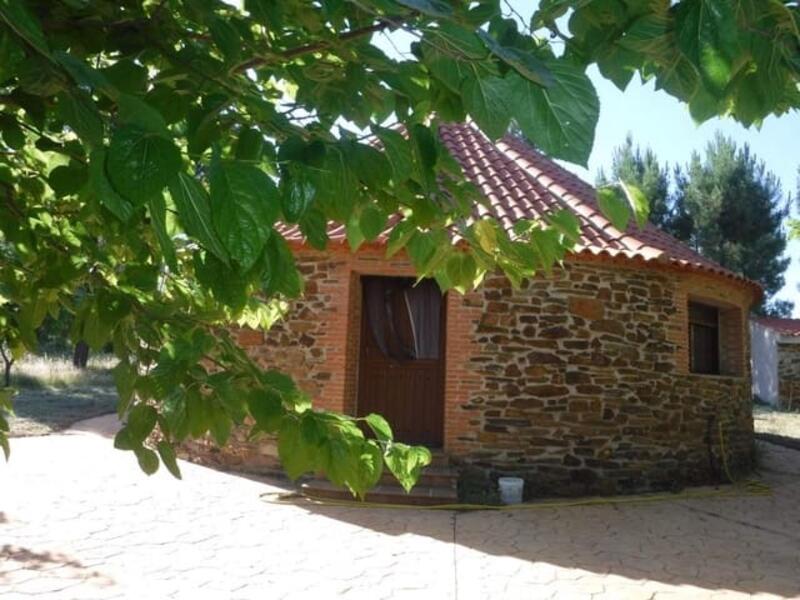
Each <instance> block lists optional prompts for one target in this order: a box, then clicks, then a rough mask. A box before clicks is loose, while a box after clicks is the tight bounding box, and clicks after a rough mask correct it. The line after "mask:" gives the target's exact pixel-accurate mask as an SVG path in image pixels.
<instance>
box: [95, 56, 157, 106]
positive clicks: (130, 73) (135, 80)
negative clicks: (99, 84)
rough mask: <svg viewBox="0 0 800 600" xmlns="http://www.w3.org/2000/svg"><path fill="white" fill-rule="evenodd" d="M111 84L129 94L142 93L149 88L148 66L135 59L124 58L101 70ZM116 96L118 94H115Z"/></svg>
mask: <svg viewBox="0 0 800 600" xmlns="http://www.w3.org/2000/svg"><path fill="white" fill-rule="evenodd" d="M101 73H102V74H103V75H104V76H105V79H106V81H107V82H108V84H109V85H111V86H113V87H115V88H117V90H119V91H121V92H125V93H127V94H140V93H143V92H145V91H146V90H147V87H148V81H147V79H148V78H147V67H144V66H142V65H139V64H136V63H135V62H133V60H128V59H122V60H120V61H117V62H115V63H113V64H111V65H109V66H108V67H106V68H105V69H102V70H101ZM114 97H116V94H115V95H114Z"/></svg>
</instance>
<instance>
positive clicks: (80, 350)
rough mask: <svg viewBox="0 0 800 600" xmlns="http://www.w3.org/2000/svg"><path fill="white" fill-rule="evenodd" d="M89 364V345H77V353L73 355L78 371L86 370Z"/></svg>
mask: <svg viewBox="0 0 800 600" xmlns="http://www.w3.org/2000/svg"><path fill="white" fill-rule="evenodd" d="M88 362H89V344H87V343H86V342H78V343H77V344H75V352H73V353H72V364H73V365H75V366H76V367H77V368H78V369H85V368H86V363H88Z"/></svg>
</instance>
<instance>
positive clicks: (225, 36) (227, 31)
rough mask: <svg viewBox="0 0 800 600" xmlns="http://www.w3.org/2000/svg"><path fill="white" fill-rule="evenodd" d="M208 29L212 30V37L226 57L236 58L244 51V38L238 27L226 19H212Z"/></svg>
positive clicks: (227, 58)
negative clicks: (240, 34) (242, 38)
mask: <svg viewBox="0 0 800 600" xmlns="http://www.w3.org/2000/svg"><path fill="white" fill-rule="evenodd" d="M208 29H209V31H210V32H211V38H212V39H213V40H214V43H215V44H216V46H217V48H219V49H220V51H221V52H222V54H223V55H224V56H225V59H226V60H228V61H233V60H236V58H238V57H239V55H240V54H241V51H242V40H241V38H240V37H239V34H238V32H237V31H236V28H234V27H233V26H232V25H231V24H230V23H228V22H227V21H226V20H225V19H219V18H215V19H212V21H211V24H210V25H209V27H208Z"/></svg>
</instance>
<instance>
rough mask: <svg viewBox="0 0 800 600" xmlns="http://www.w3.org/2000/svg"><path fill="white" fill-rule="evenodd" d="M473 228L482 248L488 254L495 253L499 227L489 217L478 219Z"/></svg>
mask: <svg viewBox="0 0 800 600" xmlns="http://www.w3.org/2000/svg"><path fill="white" fill-rule="evenodd" d="M472 230H473V232H474V233H475V237H476V238H477V240H478V245H479V246H480V247H481V250H483V251H484V252H486V253H487V254H494V253H495V252H496V251H497V229H495V224H494V222H493V221H491V220H489V219H478V220H477V221H475V223H474V224H473V225H472Z"/></svg>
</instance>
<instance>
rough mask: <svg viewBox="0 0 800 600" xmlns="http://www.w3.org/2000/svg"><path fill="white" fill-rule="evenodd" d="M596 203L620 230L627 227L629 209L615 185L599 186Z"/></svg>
mask: <svg viewBox="0 0 800 600" xmlns="http://www.w3.org/2000/svg"><path fill="white" fill-rule="evenodd" d="M597 203H598V204H599V205H600V210H601V211H602V212H603V214H604V215H605V216H606V217H608V219H609V220H610V221H611V224H612V225H614V227H616V228H617V229H619V230H620V231H625V230H626V229H627V228H628V220H629V219H630V211H629V209H628V206H627V205H626V202H625V200H624V199H623V198H621V194H620V190H619V188H617V187H616V186H613V187H601V188H599V189H598V190H597Z"/></svg>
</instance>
